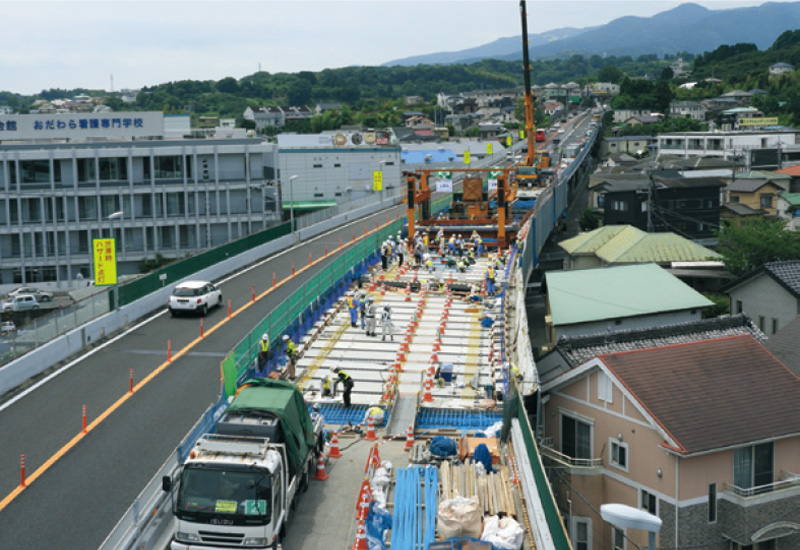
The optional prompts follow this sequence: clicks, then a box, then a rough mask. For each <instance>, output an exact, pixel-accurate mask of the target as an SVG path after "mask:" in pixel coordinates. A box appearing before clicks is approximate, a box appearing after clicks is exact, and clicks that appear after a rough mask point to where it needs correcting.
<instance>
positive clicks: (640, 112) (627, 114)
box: [613, 109, 652, 124]
mask: <svg viewBox="0 0 800 550" xmlns="http://www.w3.org/2000/svg"><path fill="white" fill-rule="evenodd" d="M651 114H652V111H651V110H650V109H617V110H615V111H614V118H613V120H614V123H615V124H622V123H623V122H625V121H626V120H628V119H629V118H631V117H635V116H645V115H646V116H650V115H651Z"/></svg>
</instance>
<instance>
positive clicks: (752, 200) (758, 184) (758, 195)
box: [724, 178, 783, 216]
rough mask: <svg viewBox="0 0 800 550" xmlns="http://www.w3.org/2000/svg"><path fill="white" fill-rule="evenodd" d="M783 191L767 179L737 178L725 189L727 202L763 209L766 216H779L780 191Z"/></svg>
mask: <svg viewBox="0 0 800 550" xmlns="http://www.w3.org/2000/svg"><path fill="white" fill-rule="evenodd" d="M781 191H783V189H782V188H780V187H778V186H777V185H776V184H775V183H774V182H771V181H769V180H766V179H738V178H737V179H736V180H734V181H732V182H731V183H730V184H728V186H727V187H726V188H725V189H724V193H725V197H726V202H727V203H731V204H742V205H745V206H747V207H749V208H751V209H753V210H762V211H763V212H764V213H763V215H764V216H777V215H778V204H777V198H778V193H780V192H781Z"/></svg>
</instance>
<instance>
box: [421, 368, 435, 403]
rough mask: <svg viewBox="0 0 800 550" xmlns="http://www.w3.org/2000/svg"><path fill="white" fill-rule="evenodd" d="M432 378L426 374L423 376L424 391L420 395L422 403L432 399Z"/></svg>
mask: <svg viewBox="0 0 800 550" xmlns="http://www.w3.org/2000/svg"><path fill="white" fill-rule="evenodd" d="M432 392H433V380H432V379H431V377H430V374H428V375H427V376H426V377H425V393H424V394H423V395H422V401H423V402H424V403H430V402H432V401H433V393H432Z"/></svg>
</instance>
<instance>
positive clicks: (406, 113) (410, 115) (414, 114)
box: [403, 111, 425, 123]
mask: <svg viewBox="0 0 800 550" xmlns="http://www.w3.org/2000/svg"><path fill="white" fill-rule="evenodd" d="M424 116H425V113H423V112H422V111H403V123H405V122H406V121H407V120H408V119H409V118H413V117H424Z"/></svg>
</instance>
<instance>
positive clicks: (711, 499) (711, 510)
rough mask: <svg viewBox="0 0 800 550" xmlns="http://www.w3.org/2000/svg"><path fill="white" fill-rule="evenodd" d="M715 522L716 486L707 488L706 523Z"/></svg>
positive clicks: (712, 485) (714, 484)
mask: <svg viewBox="0 0 800 550" xmlns="http://www.w3.org/2000/svg"><path fill="white" fill-rule="evenodd" d="M716 522H717V484H716V483H712V484H711V485H709V486H708V523H716Z"/></svg>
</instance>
